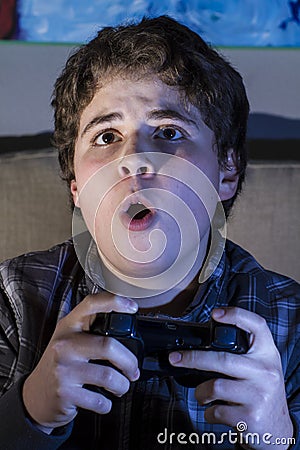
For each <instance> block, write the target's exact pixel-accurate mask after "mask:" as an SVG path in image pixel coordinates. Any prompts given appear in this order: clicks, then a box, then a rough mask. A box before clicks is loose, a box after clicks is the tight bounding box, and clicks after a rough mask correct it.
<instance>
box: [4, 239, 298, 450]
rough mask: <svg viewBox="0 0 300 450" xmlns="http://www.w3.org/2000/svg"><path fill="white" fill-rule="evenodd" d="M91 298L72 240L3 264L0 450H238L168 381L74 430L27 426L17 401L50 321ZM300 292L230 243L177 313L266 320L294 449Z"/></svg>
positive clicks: (150, 385) (132, 394) (84, 414)
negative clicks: (230, 313)
mask: <svg viewBox="0 0 300 450" xmlns="http://www.w3.org/2000/svg"><path fill="white" fill-rule="evenodd" d="M91 291H93V290H91V286H90V281H89V280H87V277H86V275H85V274H84V271H83V269H82V268H81V266H80V264H79V262H78V260H77V257H76V253H75V251H74V246H73V242H72V241H71V240H70V241H67V242H65V243H63V244H61V245H58V246H56V247H54V248H52V249H50V250H48V251H45V252H36V253H29V254H26V255H23V256H20V257H18V258H15V259H13V260H10V261H6V262H4V263H3V264H2V265H1V266H0V318H1V325H0V393H1V395H2V397H1V399H0V415H1V427H0V448H1V449H6V450H9V449H11V450H25V449H34V450H39V449H40V450H46V449H49V450H51V449H56V448H61V449H72V450H75V449H76V450H88V449H99V450H100V449H101V450H129V449H130V450H139V449H141V450H142V449H143V450H148V449H149V450H150V449H151V450H153V449H164V450H166V449H170V450H172V449H173V450H174V449H181V448H186V449H187V448H197V449H208V448H209V449H221V448H223V449H233V448H240V447H239V446H238V444H233V443H230V442H229V440H228V439H227V438H223V439H222V437H221V435H222V433H224V432H229V428H228V427H226V426H223V425H210V424H208V423H206V422H205V420H204V408H203V407H201V406H199V405H198V404H197V402H196V400H195V397H194V389H193V388H187V387H183V386H181V385H179V384H177V383H176V381H175V380H174V379H173V378H172V377H164V378H158V377H154V378H151V379H149V380H148V381H138V382H135V383H132V385H131V388H130V390H129V392H128V393H127V394H126V395H124V396H123V397H122V398H117V399H116V400H115V401H114V402H113V408H112V411H111V412H110V413H109V414H107V415H97V414H94V413H92V412H89V411H84V410H80V411H79V413H78V415H77V417H76V419H75V420H74V422H73V423H72V424H70V425H69V426H66V427H63V428H62V429H58V430H57V431H56V433H55V434H52V435H50V436H48V435H46V434H44V433H42V432H40V431H39V430H37V429H36V428H35V427H34V426H33V425H32V424H31V422H30V421H29V419H28V418H27V417H26V413H25V411H24V407H23V404H22V400H21V387H22V382H23V380H24V378H25V377H26V374H28V373H30V372H31V371H32V370H33V368H34V367H35V365H36V364H37V362H38V361H39V359H40V357H41V355H42V354H43V352H44V350H45V348H46V346H47V344H48V342H49V340H50V337H51V335H52V334H53V331H54V329H55V326H56V323H57V321H58V320H60V319H61V318H62V317H63V316H65V315H66V314H68V313H69V312H70V311H71V310H72V309H73V308H74V307H75V306H76V305H77V304H78V303H79V302H80V301H81V300H82V299H83V298H84V297H85V296H86V295H87V294H88V293H89V292H91ZM299 292H300V290H299V285H298V284H297V283H296V282H294V281H292V280H290V279H288V278H286V277H284V276H281V275H277V274H274V273H272V272H269V271H266V270H264V269H263V268H262V267H261V266H260V265H259V264H258V263H257V262H256V261H255V260H254V258H253V257H252V256H251V255H249V254H248V253H247V252H245V251H244V250H243V249H241V248H240V247H238V246H237V245H235V244H233V243H232V242H230V241H227V243H226V247H225V252H224V254H223V257H222V259H221V261H220V263H219V265H218V267H217V269H216V270H215V272H214V273H213V275H212V276H211V277H210V278H209V280H207V281H206V282H205V283H204V284H202V285H200V286H199V290H198V292H197V294H196V296H195V298H194V299H193V302H192V303H191V304H190V305H189V307H188V309H187V310H186V311H185V313H184V315H183V320H187V321H196V322H205V321H207V320H208V319H209V317H210V314H211V311H212V309H213V308H214V307H218V306H227V305H235V306H239V307H241V308H245V309H248V310H250V311H254V312H256V313H258V314H260V315H261V316H263V317H264V318H265V319H266V321H267V323H268V326H269V328H270V329H271V332H272V334H273V338H274V341H275V344H276V346H277V347H278V349H279V352H280V354H281V360H282V368H283V374H284V377H285V383H286V395H287V399H288V404H289V409H290V413H291V416H292V419H293V421H294V425H295V430H296V439H297V442H296V444H295V446H294V448H300V440H299V431H298V430H299V428H298V426H299V424H300V395H299V387H300V368H299V363H300V339H299V322H300V321H299V315H300V308H299V307H300V302H299V300H300V296H299ZM160 433H162V434H160ZM172 433H175V434H172ZM179 433H185V436H184V435H180V436H179ZM203 433H208V435H206V436H205V435H204V434H203ZM210 433H214V434H213V435H212V434H210ZM178 436H179V437H178ZM158 437H159V439H158ZM178 439H179V441H178ZM197 439H198V440H199V441H197ZM180 441H181V443H180ZM182 441H185V442H187V443H182ZM214 441H217V443H215V444H214ZM221 441H223V443H221Z"/></svg>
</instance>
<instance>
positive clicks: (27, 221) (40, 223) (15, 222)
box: [0, 148, 71, 260]
mask: <svg viewBox="0 0 300 450" xmlns="http://www.w3.org/2000/svg"><path fill="white" fill-rule="evenodd" d="M0 168H1V177H0V192H1V197H0V205H1V221H0V239H1V246H0V259H1V260H3V259H6V258H11V257H13V256H16V255H18V254H20V253H23V252H26V251H30V250H41V249H46V248H48V247H49V246H52V245H53V244H55V243H58V242H60V241H62V240H64V239H66V238H68V237H69V236H70V233H71V220H70V206H69V202H68V192H67V187H66V186H65V185H64V184H63V182H62V181H61V180H60V177H59V168H58V163H57V152H56V151H55V150H54V149H52V148H49V149H44V150H35V151H22V152H17V153H9V154H2V155H1V158H0Z"/></svg>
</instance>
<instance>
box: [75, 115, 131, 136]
mask: <svg viewBox="0 0 300 450" xmlns="http://www.w3.org/2000/svg"><path fill="white" fill-rule="evenodd" d="M122 119H123V115H122V114H120V113H118V112H112V113H109V114H104V115H103V114H102V115H99V116H96V117H94V118H93V119H92V120H91V121H90V122H89V123H88V124H87V125H86V126H85V127H84V129H83V131H82V133H81V137H83V136H84V135H85V134H86V133H87V132H88V131H90V129H91V128H93V127H95V126H96V125H100V124H103V123H110V122H113V121H114V120H122Z"/></svg>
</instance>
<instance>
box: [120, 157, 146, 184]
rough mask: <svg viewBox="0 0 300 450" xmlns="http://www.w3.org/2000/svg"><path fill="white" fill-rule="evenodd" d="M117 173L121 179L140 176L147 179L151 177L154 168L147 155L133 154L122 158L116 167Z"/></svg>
mask: <svg viewBox="0 0 300 450" xmlns="http://www.w3.org/2000/svg"><path fill="white" fill-rule="evenodd" d="M118 171H119V175H120V176H121V177H124V176H130V175H142V176H144V177H147V178H148V177H151V176H153V173H154V166H153V163H152V162H151V160H150V159H149V158H148V157H147V153H134V154H131V155H127V156H125V157H124V158H122V160H121V161H120V163H119V165H118Z"/></svg>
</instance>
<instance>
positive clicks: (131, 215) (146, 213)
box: [124, 202, 154, 231]
mask: <svg viewBox="0 0 300 450" xmlns="http://www.w3.org/2000/svg"><path fill="white" fill-rule="evenodd" d="M125 216H126V217H124V219H125V222H126V224H125V225H126V227H127V228H129V230H131V231H142V230H145V229H146V228H148V227H149V226H150V224H151V223H152V220H153V217H154V211H153V210H151V209H149V208H147V206H145V205H144V204H143V203H141V202H137V203H132V204H131V205H129V208H128V209H127V211H126V213H125Z"/></svg>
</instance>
